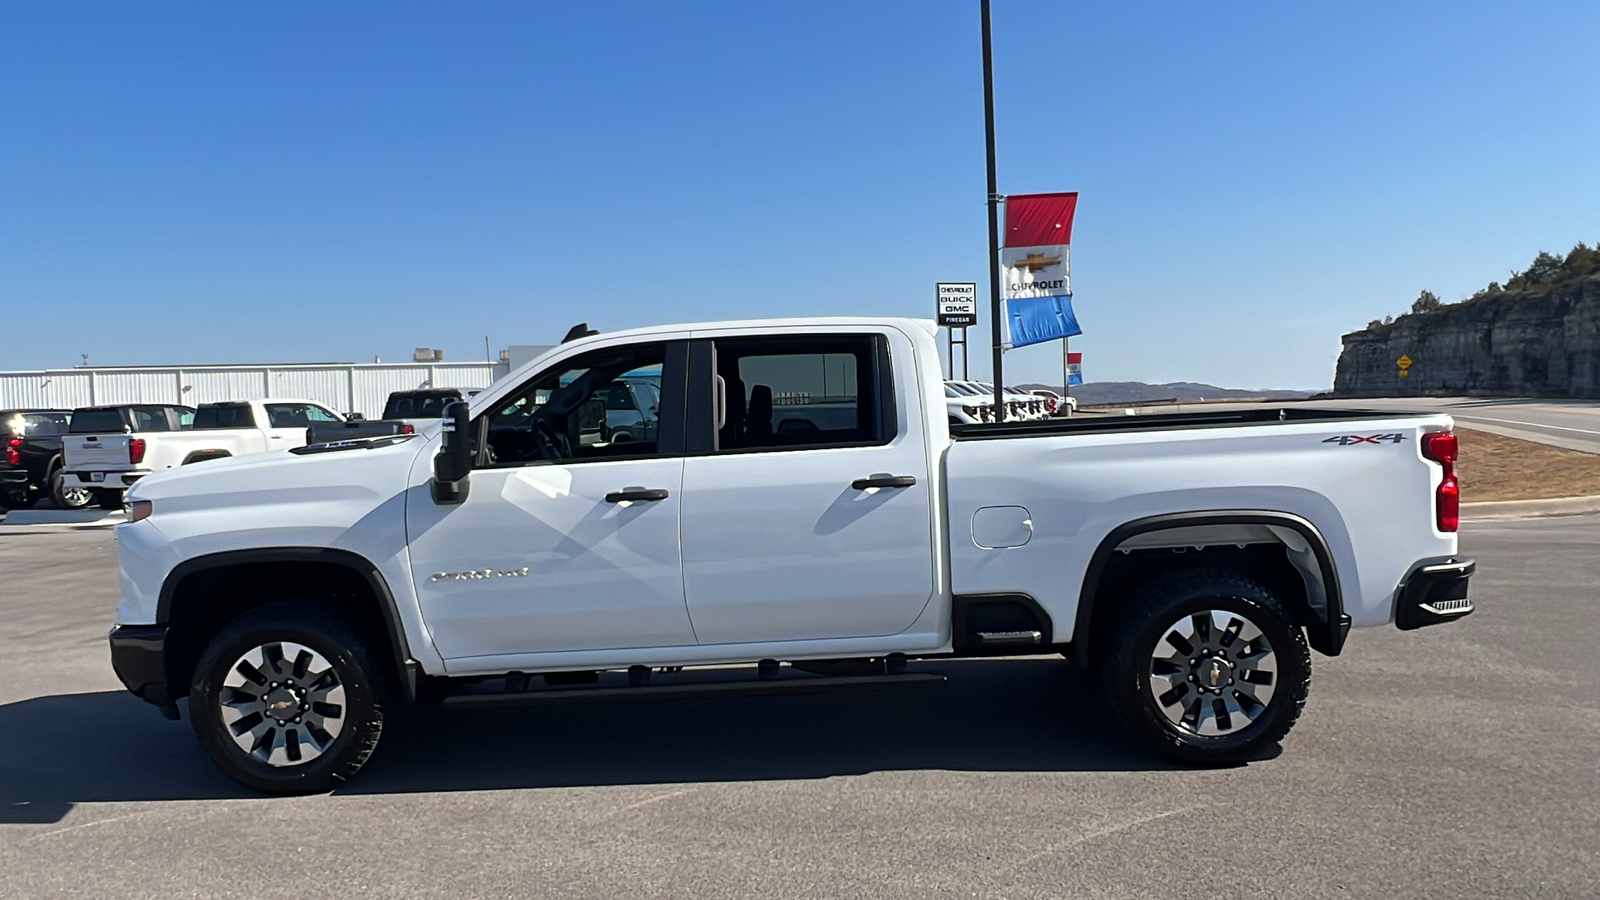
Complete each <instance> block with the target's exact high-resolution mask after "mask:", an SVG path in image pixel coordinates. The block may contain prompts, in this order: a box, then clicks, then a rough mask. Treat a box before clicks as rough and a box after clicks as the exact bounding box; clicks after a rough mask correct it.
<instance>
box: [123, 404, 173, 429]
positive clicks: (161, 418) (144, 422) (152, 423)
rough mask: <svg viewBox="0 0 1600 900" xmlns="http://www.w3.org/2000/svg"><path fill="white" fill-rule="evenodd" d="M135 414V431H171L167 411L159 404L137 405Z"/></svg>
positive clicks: (133, 412) (134, 409)
mask: <svg viewBox="0 0 1600 900" xmlns="http://www.w3.org/2000/svg"><path fill="white" fill-rule="evenodd" d="M129 412H130V413H132V414H133V430H134V431H171V430H172V429H171V427H170V426H169V425H168V424H167V411H166V410H165V409H164V408H162V407H159V406H154V407H152V406H136V407H134V408H133V409H131V410H129Z"/></svg>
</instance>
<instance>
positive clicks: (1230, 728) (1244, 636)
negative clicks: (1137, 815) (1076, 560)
mask: <svg viewBox="0 0 1600 900" xmlns="http://www.w3.org/2000/svg"><path fill="white" fill-rule="evenodd" d="M1102 674H1103V679H1104V682H1103V686H1104V689H1105V692H1106V697H1107V699H1108V701H1109V702H1110V703H1111V706H1112V708H1113V709H1115V710H1116V712H1117V715H1118V717H1119V718H1121V719H1122V722H1123V724H1125V725H1126V726H1127V727H1128V729H1129V730H1130V731H1132V732H1133V733H1134V734H1135V735H1136V736H1137V737H1139V738H1140V739H1142V740H1143V741H1144V742H1145V743H1147V744H1149V745H1150V746H1152V747H1154V748H1155V749H1156V750H1159V751H1160V752H1161V753H1163V754H1165V755H1166V756H1169V757H1171V758H1173V759H1176V760H1178V761H1179V762H1182V763H1186V764H1189V765H1227V764H1233V763H1239V762H1244V761H1248V760H1250V759H1253V758H1258V757H1259V755H1260V753H1261V751H1262V750H1263V748H1266V747H1268V746H1271V745H1275V744H1276V743H1277V742H1278V741H1280V740H1282V739H1283V737H1284V736H1285V735H1287V734H1288V733H1289V729H1291V728H1293V727H1294V723H1295V720H1296V719H1298V718H1299V716H1300V710H1301V708H1302V707H1303V706H1304V705H1305V701H1306V694H1307V692H1308V691H1309V689H1310V685H1311V651H1310V649H1309V648H1308V647H1307V646H1306V640H1305V635H1304V634H1303V633H1302V632H1301V630H1300V629H1299V628H1297V627H1295V626H1294V625H1291V624H1290V623H1289V619H1288V616H1287V615H1286V614H1285V612H1284V608H1283V605H1282V603H1281V602H1280V601H1279V600H1278V599H1277V597H1275V596H1273V594H1272V592H1271V591H1269V590H1267V588H1265V587H1264V586H1262V585H1261V584H1259V583H1257V582H1255V581H1252V580H1251V579H1248V578H1244V577H1241V576H1238V575H1234V574H1231V573H1228V572H1221V571H1188V572H1181V571H1180V572H1172V573H1169V574H1167V575H1162V576H1158V577H1156V578H1153V579H1151V580H1150V581H1149V582H1147V583H1146V584H1145V585H1143V586H1142V587H1141V588H1140V589H1139V590H1138V591H1137V592H1136V593H1135V594H1134V596H1133V597H1132V598H1131V599H1130V600H1129V602H1128V603H1127V604H1126V605H1125V606H1124V607H1123V608H1122V610H1120V613H1119V615H1118V618H1117V623H1116V630H1115V632H1114V636H1113V638H1112V646H1111V647H1110V656H1109V658H1108V659H1107V663H1106V666H1105V668H1104V670H1103V673H1102Z"/></svg>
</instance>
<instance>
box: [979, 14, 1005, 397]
mask: <svg viewBox="0 0 1600 900" xmlns="http://www.w3.org/2000/svg"><path fill="white" fill-rule="evenodd" d="M979 4H980V6H981V7H982V12H983V133H984V141H985V149H986V150H987V151H988V157H989V333H990V340H992V341H993V342H994V420H995V421H996V422H1003V421H1005V418H1006V405H1005V389H1004V387H1003V384H1004V381H1005V374H1004V371H1003V370H1004V366H1005V362H1004V357H1005V352H1006V351H1005V348H1004V347H1002V346H1000V344H1001V338H1000V334H1001V331H1000V328H1001V325H1002V324H1003V323H1002V322H1001V321H1000V183H999V178H998V176H996V174H995V164H994V54H993V52H992V51H991V50H990V47H989V44H990V39H989V0H979Z"/></svg>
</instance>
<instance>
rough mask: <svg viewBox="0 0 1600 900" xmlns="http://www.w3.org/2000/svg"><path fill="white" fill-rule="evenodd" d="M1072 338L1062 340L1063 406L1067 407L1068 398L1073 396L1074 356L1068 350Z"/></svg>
mask: <svg viewBox="0 0 1600 900" xmlns="http://www.w3.org/2000/svg"><path fill="white" fill-rule="evenodd" d="M1070 340H1072V339H1071V338H1062V339H1061V405H1062V406H1066V405H1067V398H1068V397H1071V396H1072V374H1071V369H1072V354H1071V353H1070V352H1068V350H1067V342H1068V341H1070Z"/></svg>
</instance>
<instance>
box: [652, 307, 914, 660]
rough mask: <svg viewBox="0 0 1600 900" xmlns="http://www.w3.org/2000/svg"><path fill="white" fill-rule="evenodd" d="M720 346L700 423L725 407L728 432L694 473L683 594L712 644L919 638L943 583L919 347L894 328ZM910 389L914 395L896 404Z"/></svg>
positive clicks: (692, 465) (720, 420) (718, 427)
mask: <svg viewBox="0 0 1600 900" xmlns="http://www.w3.org/2000/svg"><path fill="white" fill-rule="evenodd" d="M707 343H708V344H709V347H707V346H706V345H705V344H702V343H701V342H698V341H697V342H696V344H697V355H707V360H708V365H709V366H710V367H712V369H713V371H714V376H713V377H710V378H708V379H706V380H705V383H707V384H708V385H709V386H710V387H709V390H708V391H707V392H706V395H702V396H691V398H690V402H691V415H690V422H691V423H693V422H694V421H695V420H696V418H697V417H696V416H695V415H694V413H693V411H692V408H693V407H692V405H693V404H695V403H700V404H706V403H710V404H711V405H712V408H713V414H712V415H711V416H707V417H702V418H708V419H711V420H714V421H713V422H712V425H711V426H708V427H711V428H714V433H713V434H711V435H710V437H709V443H710V444H711V446H710V448H709V452H707V453H704V454H702V455H691V456H690V457H689V458H688V459H687V460H686V462H685V464H684V476H683V521H682V532H683V565H684V589H685V593H686V595H687V597H688V603H689V613H690V616H691V618H692V619H693V622H694V627H695V633H696V634H697V635H698V636H699V639H700V642H701V643H702V644H731V643H752V642H769V641H800V640H813V639H823V638H851V637H869V636H878V635H889V634H895V633H898V632H900V631H904V630H905V629H906V628H907V627H909V626H910V625H911V624H912V623H913V622H915V621H916V619H917V617H918V615H920V614H921V612H922V610H923V608H924V607H925V606H926V605H927V603H928V600H929V598H930V597H931V596H932V594H933V590H934V584H935V578H934V575H935V572H934V565H935V562H934V560H935V555H934V545H933V534H934V532H933V521H932V516H933V504H932V499H931V496H930V479H929V477H928V475H929V473H928V456H927V453H926V450H925V447H924V436H923V430H922V422H921V417H920V415H918V414H917V410H918V409H919V408H920V407H919V406H918V405H917V403H916V398H915V396H914V395H915V392H916V390H917V380H916V377H915V367H914V364H913V361H912V356H911V353H912V350H911V343H910V341H909V340H907V339H906V338H905V337H904V336H903V335H900V334H899V333H898V332H893V331H888V332H884V333H871V332H840V333H836V334H823V335H818V334H815V333H799V332H797V333H795V334H794V335H792V336H774V337H760V338H746V337H730V338H726V339H716V340H714V341H711V342H707ZM702 349H704V351H705V353H704V354H701V353H700V352H699V351H701V350H702ZM693 384H695V380H694V379H693V378H691V385H693ZM900 385H903V386H905V390H906V391H907V392H908V393H909V394H911V395H912V396H908V397H906V398H904V400H903V401H902V402H899V403H897V402H896V394H895V392H896V387H897V386H900ZM691 427H693V426H692V424H691Z"/></svg>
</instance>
